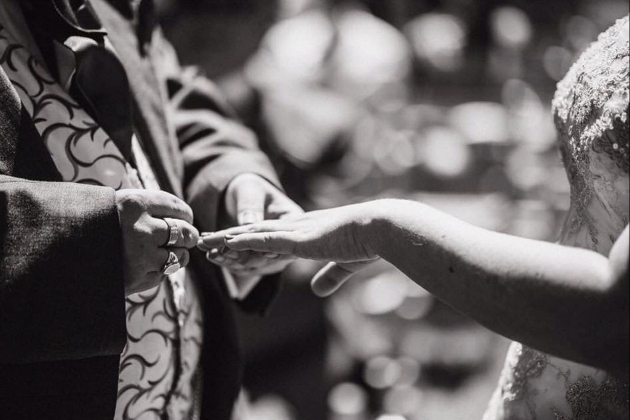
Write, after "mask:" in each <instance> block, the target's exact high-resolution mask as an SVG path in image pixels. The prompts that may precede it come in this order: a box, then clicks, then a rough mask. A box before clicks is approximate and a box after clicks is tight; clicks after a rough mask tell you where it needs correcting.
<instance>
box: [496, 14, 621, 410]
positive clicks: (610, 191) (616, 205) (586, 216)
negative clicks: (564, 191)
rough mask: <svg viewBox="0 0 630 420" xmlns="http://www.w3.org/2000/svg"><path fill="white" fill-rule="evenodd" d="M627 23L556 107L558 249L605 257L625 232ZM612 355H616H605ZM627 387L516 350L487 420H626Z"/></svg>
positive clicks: (560, 94)
mask: <svg viewBox="0 0 630 420" xmlns="http://www.w3.org/2000/svg"><path fill="white" fill-rule="evenodd" d="M628 56H629V43H628V17H625V18H623V19H620V20H619V21H617V23H616V24H615V25H613V26H612V27H611V28H610V29H608V30H607V31H606V32H604V33H603V34H601V35H600V36H599V39H598V40H597V42H595V43H594V44H593V45H592V46H591V47H590V48H589V49H588V50H586V51H585V52H584V53H583V54H582V56H581V57H580V59H579V60H578V61H577V62H576V63H575V64H574V65H573V67H572V68H571V70H570V71H569V72H568V73H567V75H566V77H565V78H564V80H563V81H562V82H560V83H559V84H558V90H557V92H556V95H555V97H554V100H553V109H554V116H555V123H556V127H557V130H558V140H559V145H560V150H561V154H562V157H563V161H564V165H565V167H566V171H567V175H568V178H569V183H570V185H571V209H570V210H569V213H568V215H567V221H566V224H565V226H564V229H563V232H562V234H561V237H560V240H559V242H560V243H562V244H564V245H568V246H576V247H582V248H588V249H592V250H594V251H596V252H598V253H600V254H602V255H606V256H607V255H608V252H609V251H610V248H611V247H612V245H613V243H614V242H615V241H616V240H617V238H618V237H619V235H620V234H621V232H622V231H623V229H624V228H625V227H626V226H627V225H628V207H629V194H628V190H629V183H628V172H629V162H628V159H629V149H630V145H629V133H628V113H629V103H630V99H629V97H630V95H629V84H630V81H629V71H628V69H629V57H628ZM610 350H611V351H617V349H610ZM629 405H630V403H629V394H628V385H627V384H624V383H621V382H619V381H617V380H615V379H614V372H612V375H611V374H609V373H607V372H604V371H601V370H597V369H594V368H590V367H587V366H583V365H580V364H577V363H573V362H569V361H566V360H561V359H558V358H555V357H553V356H549V355H547V354H544V353H541V352H538V351H536V350H533V349H530V348H527V347H525V346H522V345H521V344H518V343H514V344H513V345H512V347H511V349H510V352H509V353H508V357H507V361H506V365H505V369H504V371H503V374H502V376H501V380H500V383H499V388H498V389H497V391H496V393H495V395H494V397H493V400H492V401H491V403H490V407H489V410H488V412H487V413H486V415H485V417H484V420H627V419H628V418H629V417H630V414H629V412H630V410H629Z"/></svg>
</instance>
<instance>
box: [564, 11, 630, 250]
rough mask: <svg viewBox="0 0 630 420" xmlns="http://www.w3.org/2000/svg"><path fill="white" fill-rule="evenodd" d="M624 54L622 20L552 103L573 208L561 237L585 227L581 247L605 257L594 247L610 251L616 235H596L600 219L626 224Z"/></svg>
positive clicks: (572, 72)
mask: <svg viewBox="0 0 630 420" xmlns="http://www.w3.org/2000/svg"><path fill="white" fill-rule="evenodd" d="M628 48H629V46H628V17H625V18H623V19H620V20H619V21H617V23H616V24H615V25H614V26H613V27H611V28H610V29H609V30H608V31H606V32H604V33H603V34H601V35H600V36H599V39H598V41H597V42H596V43H594V44H593V45H592V46H591V47H590V48H589V49H588V50H587V51H585V52H584V54H582V56H581V57H580V59H579V60H578V61H577V62H576V63H575V64H574V65H573V67H572V68H571V69H570V70H569V72H568V74H567V75H566V77H565V78H564V80H563V81H561V82H560V83H559V84H558V90H557V92H556V95H555V98H554V100H553V109H554V114H555V122H556V127H557V129H558V134H559V140H560V150H561V152H562V156H563V159H564V164H565V167H566V170H567V173H568V176H569V182H570V184H571V201H572V203H571V204H572V207H573V208H574V212H573V214H572V217H570V218H569V219H568V220H567V223H568V225H567V226H566V232H565V234H567V235H569V234H575V233H576V232H578V231H580V229H582V228H584V227H586V228H587V230H588V236H590V238H588V239H589V242H590V243H581V244H580V245H581V246H584V247H588V248H591V249H593V250H600V251H605V250H603V249H600V247H598V245H599V242H600V241H601V240H602V239H604V240H609V242H610V243H609V244H608V245H612V242H614V240H612V239H616V236H614V233H615V232H610V231H609V232H601V231H600V229H598V226H597V224H598V221H599V220H598V219H600V218H602V216H603V217H606V216H608V217H611V216H612V218H613V219H618V220H615V221H617V222H618V223H616V225H621V226H622V227H623V226H625V225H627V224H628V204H627V203H628V188H627V186H628V184H627V179H628V169H629V164H628V157H629V149H630V145H629V134H628V104H629V97H630V94H629V80H628V68H629V65H628V61H629V57H628ZM624 180H625V182H624ZM624 204H625V205H624ZM602 209H604V210H605V213H607V214H602V211H601V210H602ZM598 210H599V211H598ZM594 213H595V214H594ZM614 230H616V229H614ZM602 233H603V235H602ZM611 235H612V236H613V237H611Z"/></svg>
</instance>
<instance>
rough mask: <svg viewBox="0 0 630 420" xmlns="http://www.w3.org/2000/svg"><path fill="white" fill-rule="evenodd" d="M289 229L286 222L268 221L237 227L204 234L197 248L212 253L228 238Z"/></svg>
mask: <svg viewBox="0 0 630 420" xmlns="http://www.w3.org/2000/svg"><path fill="white" fill-rule="evenodd" d="M288 229H289V222H288V221H286V220H266V221H264V222H260V223H254V224H250V225H243V226H235V227H232V228H229V229H225V230H221V231H218V232H208V233H203V234H202V235H201V238H200V239H199V243H198V244H197V246H198V247H199V248H200V249H201V250H202V251H206V252H208V251H210V250H211V249H213V248H219V247H221V246H223V245H225V239H226V236H236V235H243V234H245V233H257V232H279V231H284V230H288Z"/></svg>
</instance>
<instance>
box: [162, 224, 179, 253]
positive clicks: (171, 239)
mask: <svg viewBox="0 0 630 420" xmlns="http://www.w3.org/2000/svg"><path fill="white" fill-rule="evenodd" d="M162 220H164V221H165V222H166V225H167V226H168V241H166V243H165V244H164V246H165V247H169V246H173V245H175V244H176V243H177V241H178V240H179V226H178V225H177V222H176V221H175V220H173V219H170V218H168V217H165V218H164V219H162Z"/></svg>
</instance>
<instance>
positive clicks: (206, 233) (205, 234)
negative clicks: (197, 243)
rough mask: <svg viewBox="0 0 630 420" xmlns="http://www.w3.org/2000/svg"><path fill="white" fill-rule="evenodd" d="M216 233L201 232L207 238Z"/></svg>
mask: <svg viewBox="0 0 630 420" xmlns="http://www.w3.org/2000/svg"><path fill="white" fill-rule="evenodd" d="M212 235H214V232H201V237H202V238H205V237H206V236H212Z"/></svg>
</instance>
